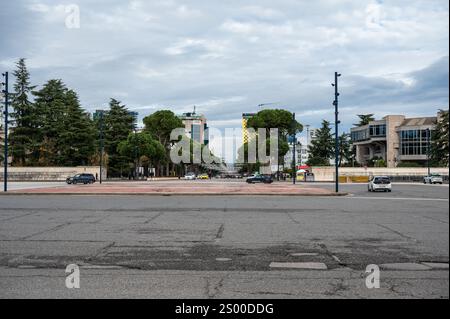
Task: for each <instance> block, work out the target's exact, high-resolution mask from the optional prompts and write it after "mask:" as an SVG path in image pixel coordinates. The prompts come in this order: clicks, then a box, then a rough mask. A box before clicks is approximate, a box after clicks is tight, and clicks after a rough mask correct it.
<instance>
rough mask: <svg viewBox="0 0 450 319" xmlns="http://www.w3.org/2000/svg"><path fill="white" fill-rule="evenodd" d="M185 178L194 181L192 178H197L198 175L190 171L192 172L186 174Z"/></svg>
mask: <svg viewBox="0 0 450 319" xmlns="http://www.w3.org/2000/svg"><path fill="white" fill-rule="evenodd" d="M184 179H186V180H191V181H192V180H195V179H197V176H195V173H192V172H190V173H187V174H186V175H184Z"/></svg>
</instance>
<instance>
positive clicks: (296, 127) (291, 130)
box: [247, 109, 303, 156]
mask: <svg viewBox="0 0 450 319" xmlns="http://www.w3.org/2000/svg"><path fill="white" fill-rule="evenodd" d="M247 126H248V127H251V128H254V129H255V130H257V129H258V128H265V129H267V132H269V130H270V129H271V128H278V130H279V134H280V136H282V137H285V138H286V137H287V136H288V135H294V134H297V133H301V132H302V131H303V126H302V124H300V123H299V122H298V121H294V120H293V116H292V113H291V112H289V111H286V110H279V109H275V110H262V111H260V112H258V114H256V115H255V116H254V117H252V118H250V119H249V120H248V123H247ZM282 155H283V156H284V154H282Z"/></svg>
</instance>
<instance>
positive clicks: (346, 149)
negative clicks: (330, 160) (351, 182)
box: [339, 133, 356, 166]
mask: <svg viewBox="0 0 450 319" xmlns="http://www.w3.org/2000/svg"><path fill="white" fill-rule="evenodd" d="M355 155H356V154H355V152H354V149H353V145H352V142H351V138H350V134H347V133H342V135H341V136H339V166H342V164H343V162H345V163H354V161H355Z"/></svg>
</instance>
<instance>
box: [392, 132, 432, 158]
mask: <svg viewBox="0 0 450 319" xmlns="http://www.w3.org/2000/svg"><path fill="white" fill-rule="evenodd" d="M399 133H400V155H427V152H428V136H427V130H405V131H400V132H399ZM431 134H432V133H431V132H430V135H431Z"/></svg>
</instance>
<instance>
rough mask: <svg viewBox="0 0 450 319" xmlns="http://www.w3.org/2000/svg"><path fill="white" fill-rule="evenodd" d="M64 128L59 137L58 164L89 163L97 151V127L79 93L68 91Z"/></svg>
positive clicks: (74, 164)
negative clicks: (80, 101) (81, 101)
mask: <svg viewBox="0 0 450 319" xmlns="http://www.w3.org/2000/svg"><path fill="white" fill-rule="evenodd" d="M65 103H66V114H65V116H64V119H63V126H64V128H65V129H64V130H63V131H62V132H61V133H60V134H59V137H58V143H57V146H58V163H57V164H58V165H62V166H65V165H68V166H77V165H87V164H88V162H89V159H90V158H91V156H92V155H93V154H94V153H95V129H94V125H93V122H92V120H91V118H90V116H89V114H87V113H86V112H85V111H83V109H82V108H81V106H80V103H79V100H78V96H77V94H76V93H75V92H74V91H72V90H68V91H67V92H66V98H65Z"/></svg>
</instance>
